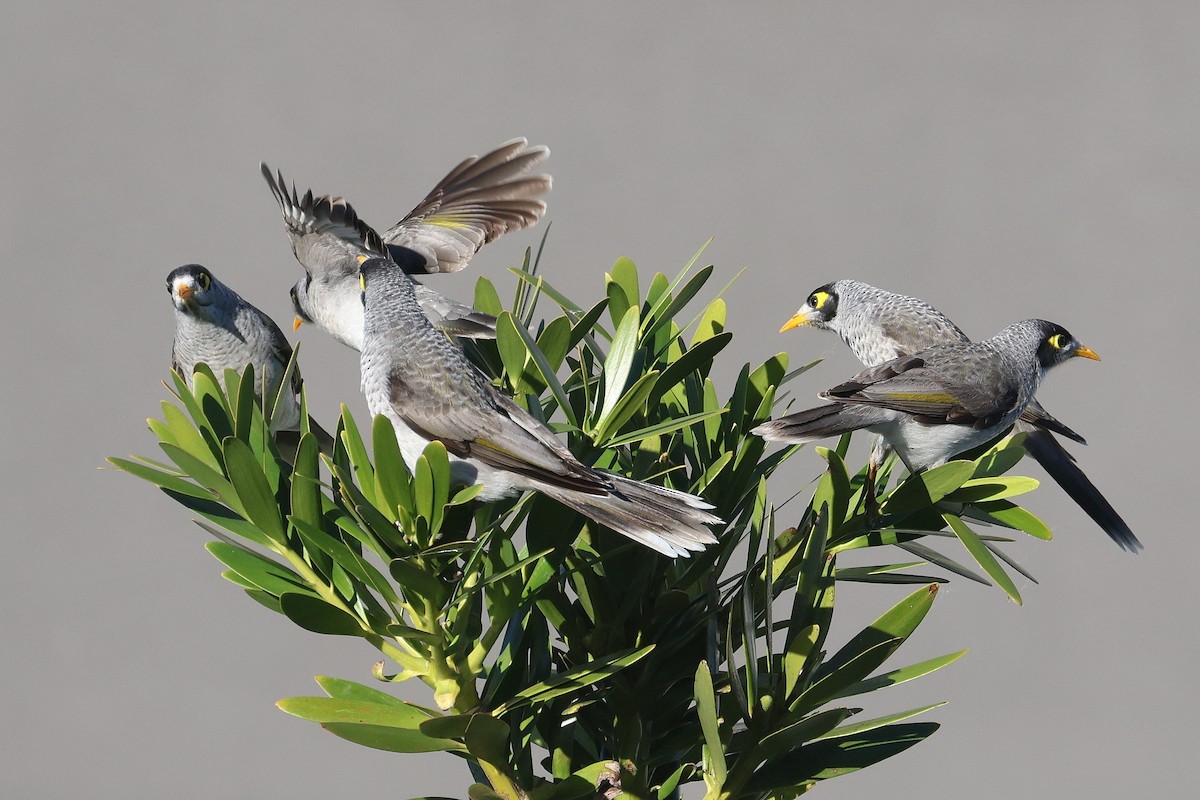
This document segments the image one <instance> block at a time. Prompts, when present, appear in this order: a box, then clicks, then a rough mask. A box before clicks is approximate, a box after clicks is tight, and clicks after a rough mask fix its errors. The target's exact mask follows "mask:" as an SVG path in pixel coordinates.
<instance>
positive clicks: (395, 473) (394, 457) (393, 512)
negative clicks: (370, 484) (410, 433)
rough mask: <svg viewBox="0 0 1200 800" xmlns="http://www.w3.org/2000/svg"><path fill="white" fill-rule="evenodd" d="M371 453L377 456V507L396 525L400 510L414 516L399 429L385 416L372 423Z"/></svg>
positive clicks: (410, 483) (410, 485)
mask: <svg viewBox="0 0 1200 800" xmlns="http://www.w3.org/2000/svg"><path fill="white" fill-rule="evenodd" d="M371 450H372V451H373V452H374V454H375V469H374V473H375V499H376V501H377V502H376V506H377V507H378V508H379V509H380V510H381V511H382V512H383V513H384V515H385V516H387V518H388V519H389V520H391V521H393V522H394V521H396V520H398V519H401V518H402V517H401V514H400V513H399V512H400V510H403V511H404V512H405V513H407V514H408V515H411V514H412V513H413V512H414V509H413V494H412V476H411V475H410V474H409V471H408V465H406V464H405V463H404V455H403V454H402V453H401V452H400V443H399V442H398V441H397V439H396V428H395V426H393V425H392V421H391V420H390V419H388V418H387V417H385V416H384V415H382V414H376V415H375V418H374V419H372V420H371ZM410 518H411V517H410Z"/></svg>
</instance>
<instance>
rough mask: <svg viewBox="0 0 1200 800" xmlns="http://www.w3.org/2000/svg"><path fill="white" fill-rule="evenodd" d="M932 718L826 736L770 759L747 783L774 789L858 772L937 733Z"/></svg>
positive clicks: (755, 787)
mask: <svg viewBox="0 0 1200 800" xmlns="http://www.w3.org/2000/svg"><path fill="white" fill-rule="evenodd" d="M937 729H938V725H937V724H936V723H932V722H926V723H913V724H908V725H887V726H884V727H882V728H876V729H874V730H870V731H867V732H866V733H862V734H857V735H852V736H841V737H838V738H836V739H824V740H822V741H820V742H814V743H812V744H809V745H805V746H804V747H802V748H800V750H799V751H798V752H792V753H788V754H785V755H784V756H781V757H780V758H778V759H776V760H775V761H770V762H768V763H767V764H766V765H764V766H763V767H762V768H760V769H759V770H758V771H757V772H755V773H754V776H753V777H752V778H751V779H750V780H749V781H748V782H747V783H746V785H745V789H746V791H748V792H762V793H768V792H773V791H775V790H776V789H777V787H781V786H798V785H800V784H803V783H807V782H809V781H818V780H828V779H829V778H836V777H838V776H841V775H847V774H849V773H851V772H856V771H858V770H860V769H863V768H865V767H869V766H871V765H872V764H877V763H879V762H880V761H883V760H884V759H887V758H891V757H892V756H895V755H899V754H900V753H902V752H904V751H905V750H907V749H908V748H910V747H912V746H913V745H915V744H918V743H920V742H922V741H924V740H925V739H927V738H929V737H930V736H932V735H933V733H934V732H935V731H936V730H937Z"/></svg>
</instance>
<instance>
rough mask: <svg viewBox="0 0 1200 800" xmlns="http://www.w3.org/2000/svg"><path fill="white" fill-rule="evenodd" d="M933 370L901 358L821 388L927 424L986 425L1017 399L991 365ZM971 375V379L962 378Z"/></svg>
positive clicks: (917, 358)
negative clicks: (909, 415) (908, 415)
mask: <svg viewBox="0 0 1200 800" xmlns="http://www.w3.org/2000/svg"><path fill="white" fill-rule="evenodd" d="M939 366H940V367H941V368H939V369H936V370H935V369H931V368H930V367H928V366H927V365H926V362H925V359H923V358H922V357H920V356H903V357H901V358H897V359H894V360H892V361H888V362H885V363H883V364H880V365H879V366H877V367H872V368H870V369H866V370H863V371H862V372H860V373H858V374H857V375H855V376H854V377H853V378H851V379H850V380H848V381H846V382H845V383H843V384H840V385H838V386H835V387H833V388H832V389H830V390H828V391H826V392H821V394H820V396H821V397H822V398H824V399H826V400H833V401H836V402H841V403H855V404H859V405H867V406H876V407H879V408H888V409H892V410H894V411H901V412H904V413H906V414H911V415H913V416H914V417H916V418H917V419H918V420H919V421H921V422H924V423H928V424H931V425H947V424H950V425H970V426H971V427H973V428H978V429H983V428H990V427H992V426H993V425H996V424H998V423H999V422H1000V421H1001V420H1002V419H1004V417H1005V416H1007V415H1008V414H1009V413H1010V412H1011V411H1012V409H1013V406H1014V405H1015V404H1016V402H1017V396H1018V393H1017V389H1016V388H1015V387H1010V386H1007V385H1006V382H1005V381H1003V380H1001V378H1000V376H999V374H998V373H997V371H996V370H995V369H990V368H989V365H981V364H979V363H975V364H973V365H971V367H972V368H971V369H947V368H945V367H944V366H942V365H939ZM967 377H969V378H971V380H970V381H967V380H964V379H965V378H967Z"/></svg>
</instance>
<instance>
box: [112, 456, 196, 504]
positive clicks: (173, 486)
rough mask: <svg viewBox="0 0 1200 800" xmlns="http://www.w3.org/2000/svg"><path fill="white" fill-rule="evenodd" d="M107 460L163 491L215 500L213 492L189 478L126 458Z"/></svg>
mask: <svg viewBox="0 0 1200 800" xmlns="http://www.w3.org/2000/svg"><path fill="white" fill-rule="evenodd" d="M105 460H106V461H108V463H110V464H112V465H113V466H114V467H116V468H117V469H120V470H123V471H124V472H128V473H129V474H130V475H134V476H136V477H138V478H141V479H142V480H144V481H149V482H150V483H153V484H154V485H155V486H159V487H162V488H163V489H170V490H171V491H173V492H177V493H179V494H185V495H188V496H189V497H196V498H199V499H202V500H213V499H215V498H214V495H213V493H212V492H210V491H209V490H208V489H205V488H203V487H201V486H197V485H196V484H194V483H192V482H191V481H189V480H188V479H187V478H181V477H179V476H178V475H173V474H171V473H169V472H164V471H163V470H160V469H155V468H154V467H148V466H146V465H145V464H139V463H137V462H136V461H129V460H127V459H124V458H115V457H109V458H107V459H105Z"/></svg>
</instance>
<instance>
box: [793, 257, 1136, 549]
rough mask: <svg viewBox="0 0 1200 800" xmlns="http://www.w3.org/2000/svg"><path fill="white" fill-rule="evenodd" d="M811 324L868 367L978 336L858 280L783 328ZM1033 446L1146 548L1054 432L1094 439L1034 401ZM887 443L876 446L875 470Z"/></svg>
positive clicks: (1028, 420) (1020, 425)
mask: <svg viewBox="0 0 1200 800" xmlns="http://www.w3.org/2000/svg"><path fill="white" fill-rule="evenodd" d="M800 326H805V327H811V328H816V329H818V330H828V331H833V332H834V333H836V334H837V335H838V336H840V337H841V339H842V341H844V342H845V343H846V344H847V345H848V346H849V347H850V349H851V350H852V351H853V352H854V355H855V356H856V357H857V358H858V360H859V361H861V362H862V363H863V365H864V366H868V367H873V366H876V365H878V364H881V363H883V362H884V361H888V360H890V359H893V358H899V357H901V356H905V355H911V354H912V353H915V352H917V351H919V350H923V349H925V348H927V347H933V346H935V345H939V344H949V343H952V342H967V341H970V339H969V338H968V337H967V335H966V334H965V333H963V331H962V329H960V328H959V327H958V326H957V325H955V324H954V323H953V322H951V321H950V319H949V318H948V317H947V316H946V315H945V314H943V313H942V312H940V311H938V310H937V309H936V308H934V307H933V306H931V305H930V304H929V303H927V302H925V301H923V300H921V299H919V298H916V297H909V296H907V295H901V294H896V293H894V292H889V291H886V290H884V289H880V288H878V287H875V286H871V285H870V284H867V283H863V282H861V281H855V280H839V281H834V282H832V283H828V284H825V285H824V286H821V287H819V288H817V289H815V290H814V291H813V292H812V293H811V294H809V296H808V298H807V299H806V300H805V302H804V305H802V306H801V307H800V309H799V310H798V311H797V312H796V313H795V315H793V316H792V318H791V319H789V320H788V321H787V322H786V323H785V324H784V325H783V327H782V328H780V331H781V332H782V331H787V330H790V329H792V328H796V327H800ZM1015 428H1016V430H1017V431H1019V432H1024V433H1026V438H1025V448H1026V450H1028V451H1029V453H1030V455H1032V456H1033V457H1034V458H1035V459H1036V460H1037V461H1038V463H1039V464H1041V465H1042V468H1043V469H1045V470H1046V473H1047V474H1048V475H1049V476H1050V477H1051V478H1053V479H1054V481H1055V482H1056V483H1057V484H1058V485H1059V486H1060V487H1062V489H1063V490H1064V491H1065V492H1066V493H1067V495H1068V496H1069V497H1070V498H1071V499H1072V500H1074V501H1075V503H1076V504H1077V505H1078V506H1079V507H1080V508H1082V509H1083V510H1084V512H1086V513H1087V515H1088V516H1089V517H1091V518H1092V520H1093V521H1094V522H1095V523H1096V524H1097V525H1098V526H1099V527H1100V528H1101V529H1102V530H1103V531H1104V532H1105V533H1106V534H1108V536H1109V537H1110V538H1111V539H1112V540H1113V541H1114V542H1116V543H1117V544H1118V545H1119V546H1120V547H1121V548H1123V549H1125V550H1128V551H1130V552H1134V553H1136V552H1137V551H1138V550H1140V549H1141V548H1142V544H1141V542H1139V541H1138V539H1137V537H1136V536H1135V535H1134V533H1133V531H1132V530H1131V529H1130V528H1129V525H1128V524H1126V522H1125V520H1124V519H1122V518H1121V515H1120V514H1118V513H1117V511H1116V509H1114V508H1113V507H1112V505H1111V504H1110V503H1109V502H1108V500H1107V499H1106V498H1105V497H1104V495H1103V494H1102V493H1101V492H1100V490H1099V489H1097V488H1096V486H1095V485H1094V484H1093V483H1092V482H1091V480H1090V479H1089V478H1088V477H1087V475H1085V474H1084V472H1083V470H1081V469H1080V468H1079V466H1078V465H1077V464H1076V463H1075V459H1074V457H1073V456H1072V455H1071V454H1070V453H1069V452H1067V450H1066V449H1065V448H1063V446H1062V445H1061V444H1060V443H1059V442H1058V440H1057V439H1055V437H1054V436H1053V435H1051V432H1053V433H1057V434H1059V435H1062V436H1065V437H1067V438H1069V439H1073V440H1074V441H1076V442H1079V443H1080V444H1087V442H1086V441H1085V440H1084V439H1083V437H1082V436H1080V435H1079V434H1077V433H1075V432H1074V431H1073V430H1071V429H1070V428H1068V427H1067V426H1065V425H1063V424H1062V423H1061V422H1059V421H1058V420H1057V419H1055V418H1054V417H1053V416H1051V415H1050V414H1049V413H1048V412H1047V411H1046V410H1045V409H1043V408H1042V407H1041V405H1039V404H1038V402H1037V401H1036V400H1034V401H1033V402H1032V403H1031V404H1030V405H1029V407H1028V408H1026V409H1025V411H1023V412H1022V414H1021V417H1020V418H1019V419H1018V421H1017V423H1016V426H1015ZM885 455H886V452H885V450H883V449H881V448H879V447H876V448H874V449H873V450H872V454H871V456H872V458H871V466H872V471H873V470H874V469H876V468H877V467H878V465H879V464H880V463H882V460H883V457H884V456H885Z"/></svg>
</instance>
